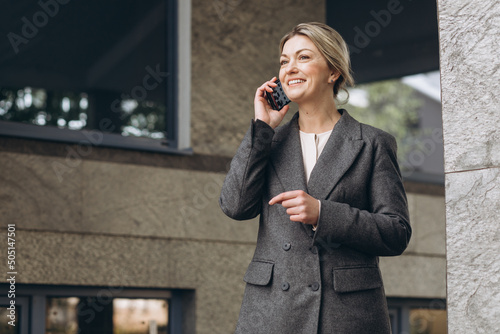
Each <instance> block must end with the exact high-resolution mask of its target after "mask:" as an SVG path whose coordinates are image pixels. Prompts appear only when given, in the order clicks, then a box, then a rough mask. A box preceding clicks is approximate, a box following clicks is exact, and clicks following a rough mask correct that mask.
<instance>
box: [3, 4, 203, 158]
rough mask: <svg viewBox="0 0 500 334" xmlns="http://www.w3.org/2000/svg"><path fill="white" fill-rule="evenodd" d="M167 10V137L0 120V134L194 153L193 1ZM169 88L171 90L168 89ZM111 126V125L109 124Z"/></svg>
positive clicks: (167, 5) (155, 150) (62, 141)
mask: <svg viewBox="0 0 500 334" xmlns="http://www.w3.org/2000/svg"><path fill="white" fill-rule="evenodd" d="M164 1H165V6H166V12H167V14H166V15H167V18H166V22H167V26H166V30H167V41H166V43H167V44H166V49H167V50H176V52H168V53H167V54H166V55H165V57H166V66H167V69H168V71H169V72H170V73H172V74H173V75H169V76H168V77H167V78H165V80H166V81H167V91H166V95H165V97H166V99H165V100H166V106H167V108H166V110H173V112H166V115H165V116H166V117H165V119H166V127H167V128H166V129H165V130H166V132H167V138H164V139H161V140H160V139H152V138H144V137H133V136H128V137H126V136H121V135H119V134H112V133H106V132H103V131H101V130H102V129H101V130H97V129H95V130H90V129H89V130H70V129H67V128H64V129H59V128H56V127H44V126H38V125H34V124H25V123H17V122H9V121H0V136H8V137H18V138H27V139H35V140H44V141H52V142H60V143H68V144H80V145H92V146H103V147H113V148H121V149H131V150H139V151H152V152H162V153H170V154H180V155H191V154H193V151H192V149H191V147H190V138H191V134H190V111H191V96H190V91H191V1H178V0H164ZM168 87H170V89H168ZM109 126H111V124H109Z"/></svg>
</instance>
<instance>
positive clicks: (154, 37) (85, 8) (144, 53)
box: [0, 0, 176, 146]
mask: <svg viewBox="0 0 500 334" xmlns="http://www.w3.org/2000/svg"><path fill="white" fill-rule="evenodd" d="M174 9H175V5H174V1H171V0H142V1H137V0H136V1H133V0H129V1H123V0H121V1H118V0H106V1H97V0H90V1H84V2H79V1H61V0H57V1H56V0H53V1H50V0H47V1H40V2H36V3H33V2H28V1H25V0H23V1H18V2H14V3H11V4H10V5H9V10H8V11H2V14H0V15H1V16H0V18H1V21H2V24H3V25H5V27H8V30H7V31H8V33H7V38H4V39H3V41H2V42H1V44H0V51H1V52H0V54H1V56H0V73H1V76H0V121H4V124H3V127H6V126H8V123H5V122H16V123H22V124H31V125H36V126H38V127H44V128H52V129H70V130H98V131H100V132H103V133H108V134H115V135H117V136H126V137H139V138H148V139H157V140H161V141H162V142H164V143H166V142H167V141H168V140H170V139H172V138H173V135H174V134H173V130H172V126H173V124H172V123H173V122H172V119H173V117H174V113H175V112H176V110H174V109H175V102H174V91H175V87H174V78H175V73H173V71H174V68H175V66H174V61H175V59H174V58H175V57H173V55H174V54H175V51H176V50H174V45H175V44H174V33H175V32H174V27H175V22H174V21H175V15H176V14H175V12H174ZM4 30H5V29H4ZM26 129H27V130H26V132H30V131H31V132H33V130H30V129H33V128H26ZM36 131H39V130H36ZM54 133H55V134H54ZM64 133H67V132H57V131H56V132H50V133H49V132H44V134H45V135H44V136H45V137H46V139H52V138H51V137H54V136H55V137H57V138H56V139H58V140H64V138H62V137H64ZM19 135H20V136H23V133H19ZM66 136H67V137H68V138H69V137H71V135H66ZM70 141H71V140H70ZM105 141H106V140H104V142H103V143H99V144H104V145H106V144H107V143H106V142H105ZM117 142H118V143H119V141H116V139H115V140H114V143H117ZM143 142H144V143H146V141H143ZM93 144H95V143H93ZM118 146H119V145H118Z"/></svg>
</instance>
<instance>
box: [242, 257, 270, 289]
mask: <svg viewBox="0 0 500 334" xmlns="http://www.w3.org/2000/svg"><path fill="white" fill-rule="evenodd" d="M273 268H274V263H272V262H265V261H255V260H254V261H252V262H250V265H249V266H248V269H247V272H246V273H245V277H243V280H244V281H245V282H247V283H250V284H254V285H262V286H264V285H268V284H269V282H271V278H272V276H273Z"/></svg>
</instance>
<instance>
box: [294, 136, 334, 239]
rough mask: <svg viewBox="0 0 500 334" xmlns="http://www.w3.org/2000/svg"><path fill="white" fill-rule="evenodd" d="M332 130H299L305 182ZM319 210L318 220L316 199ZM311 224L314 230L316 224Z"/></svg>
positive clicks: (319, 202) (307, 180)
mask: <svg viewBox="0 0 500 334" xmlns="http://www.w3.org/2000/svg"><path fill="white" fill-rule="evenodd" d="M331 133H332V130H330V131H327V132H323V133H318V134H316V133H306V132H302V131H300V146H301V147H302V159H303V161H304V169H305V172H306V182H308V183H309V177H310V176H311V172H312V170H313V168H314V165H316V161H318V158H319V156H320V155H321V152H323V149H324V148H325V145H326V142H327V141H328V138H330V134H331ZM318 204H319V210H318V221H319V216H320V214H321V201H320V200H318ZM317 224H318V222H316V224H315V225H313V231H316V226H317Z"/></svg>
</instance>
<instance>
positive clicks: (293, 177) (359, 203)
mask: <svg viewBox="0 0 500 334" xmlns="http://www.w3.org/2000/svg"><path fill="white" fill-rule="evenodd" d="M340 112H341V113H342V116H341V118H340V120H339V122H338V123H337V124H336V126H335V128H334V129H333V131H332V133H331V135H330V138H329V139H328V142H327V144H326V146H325V148H324V150H323V152H322V154H321V155H320V157H319V159H318V161H317V163H316V165H315V167H314V169H313V171H312V173H311V176H310V179H309V183H308V184H306V181H305V172H304V166H303V160H302V153H301V146H300V136H299V129H298V113H297V114H296V115H295V116H294V117H293V119H292V120H291V121H290V122H289V123H287V124H285V125H283V126H281V127H278V128H276V129H275V130H273V129H272V128H271V127H270V126H268V125H267V124H266V123H264V122H262V121H256V122H254V121H252V125H251V127H250V129H249V131H248V132H247V134H246V135H245V137H244V139H243V142H242V143H241V145H240V147H239V148H238V151H237V152H236V155H235V156H234V158H233V160H232V162H231V168H230V170H229V172H228V174H227V176H226V179H225V181H224V185H223V187H222V192H221V196H220V206H221V208H222V210H223V211H224V213H225V214H226V215H228V216H229V217H231V218H233V219H237V220H246V219H251V218H254V217H256V216H257V215H259V214H260V221H259V233H258V240H257V246H256V249H255V254H254V257H253V260H252V262H251V263H250V265H249V266H248V270H247V272H246V274H245V276H244V281H245V282H246V283H247V284H246V289H245V295H244V298H243V303H242V306H241V311H240V317H239V320H238V324H237V328H236V333H245V334H259V333H262V334H279V333H283V334H290V333H294V334H299V333H304V334H316V333H321V334H330V333H342V334H347V333H352V334H360V333H370V334H377V333H384V334H386V333H390V324H389V317H388V312H387V304H386V299H385V292H384V288H383V284H382V278H381V275H380V270H379V261H378V256H393V255H399V254H401V253H402V252H403V251H404V250H405V248H406V246H407V244H408V242H409V239H410V236H411V227H410V224H409V218H408V207H407V201H406V195H405V191H404V188H403V183H402V180H401V174H400V171H399V167H398V164H397V159H396V142H395V140H394V138H393V137H392V136H391V135H389V134H388V133H386V132H383V131H381V130H378V129H376V128H373V127H371V126H368V125H365V124H361V123H359V122H357V121H356V120H355V119H354V118H352V117H351V116H350V115H349V114H348V113H347V111H345V110H340ZM291 190H304V191H306V192H307V193H309V194H310V195H311V196H313V197H315V198H317V199H319V200H321V214H320V218H319V222H318V227H317V230H316V232H314V231H313V230H312V228H311V226H310V225H305V224H302V223H297V222H292V221H290V219H289V216H288V215H287V214H286V210H285V209H284V208H283V207H282V206H281V205H279V204H275V205H273V206H270V205H268V201H269V200H270V199H271V198H272V197H274V196H276V195H278V194H280V193H282V192H285V191H291Z"/></svg>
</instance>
